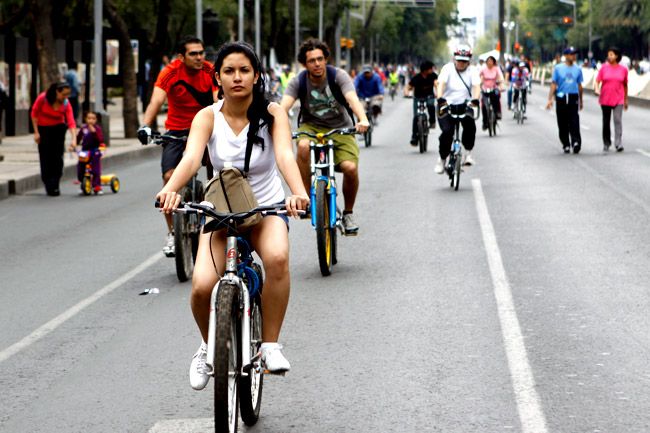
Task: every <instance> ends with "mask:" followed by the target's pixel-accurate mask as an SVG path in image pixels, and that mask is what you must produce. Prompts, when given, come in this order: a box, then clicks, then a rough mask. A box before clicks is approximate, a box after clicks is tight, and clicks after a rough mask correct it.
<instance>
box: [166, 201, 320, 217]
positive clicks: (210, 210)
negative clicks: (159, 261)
mask: <svg viewBox="0 0 650 433" xmlns="http://www.w3.org/2000/svg"><path fill="white" fill-rule="evenodd" d="M154 206H155V207H156V208H159V207H160V201H159V200H156V202H155V203H154ZM174 212H179V213H187V214H205V215H207V216H210V217H212V218H215V219H220V220H229V219H233V220H237V221H242V220H245V219H246V218H248V217H249V216H251V215H254V214H256V213H260V214H262V215H283V214H286V213H287V210H286V205H285V204H274V205H270V206H258V207H256V208H253V209H251V210H249V211H246V212H233V213H221V212H217V211H216V210H215V209H214V205H213V204H212V203H210V202H209V201H202V202H201V203H194V202H181V203H180V204H179V205H178V207H177V208H176V209H175V210H174ZM298 212H304V213H308V212H309V209H307V210H304V211H298Z"/></svg>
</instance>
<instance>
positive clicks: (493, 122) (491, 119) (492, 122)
mask: <svg viewBox="0 0 650 433" xmlns="http://www.w3.org/2000/svg"><path fill="white" fill-rule="evenodd" d="M488 131H489V133H490V137H492V136H495V135H497V116H496V114H495V113H494V108H492V104H490V105H489V106H488Z"/></svg>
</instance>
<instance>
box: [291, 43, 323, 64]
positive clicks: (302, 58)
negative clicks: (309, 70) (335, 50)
mask: <svg viewBox="0 0 650 433" xmlns="http://www.w3.org/2000/svg"><path fill="white" fill-rule="evenodd" d="M313 50H321V51H322V52H323V56H325V59H329V57H330V47H328V46H327V44H326V43H325V42H323V41H321V40H319V39H315V38H309V39H307V40H306V41H305V42H303V43H302V45H300V49H299V50H298V61H299V62H300V63H301V64H302V65H305V64H307V52H308V51H313Z"/></svg>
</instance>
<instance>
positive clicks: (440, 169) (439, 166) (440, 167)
mask: <svg viewBox="0 0 650 433" xmlns="http://www.w3.org/2000/svg"><path fill="white" fill-rule="evenodd" d="M434 170H435V172H436V173H438V174H442V173H444V172H445V164H444V163H443V162H442V158H440V157H438V162H436V168H434Z"/></svg>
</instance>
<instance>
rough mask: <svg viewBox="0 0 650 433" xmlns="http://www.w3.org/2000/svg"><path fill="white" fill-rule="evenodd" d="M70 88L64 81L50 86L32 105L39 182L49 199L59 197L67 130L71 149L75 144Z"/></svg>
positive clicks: (75, 130) (74, 124) (75, 126)
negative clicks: (39, 174) (39, 169)
mask: <svg viewBox="0 0 650 433" xmlns="http://www.w3.org/2000/svg"><path fill="white" fill-rule="evenodd" d="M69 95H70V85H69V84H68V83H66V82H65V81H61V82H57V83H52V84H51V85H50V87H49V88H48V89H47V91H45V92H43V93H41V94H40V95H38V97H37V98H36V100H35V101H34V105H33V106H32V114H31V117H32V125H33V127H34V141H35V142H36V143H37V144H38V158H39V161H40V164H41V179H42V180H43V183H44V184H45V192H46V193H47V195H49V196H53V197H55V196H58V195H60V194H61V191H60V190H59V183H60V181H61V176H63V151H64V148H65V132H66V130H68V131H70V138H71V141H72V143H71V146H76V145H77V124H76V122H75V120H74V115H73V113H72V106H71V105H70V103H69V102H68V96H69Z"/></svg>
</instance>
